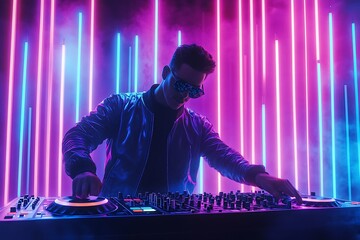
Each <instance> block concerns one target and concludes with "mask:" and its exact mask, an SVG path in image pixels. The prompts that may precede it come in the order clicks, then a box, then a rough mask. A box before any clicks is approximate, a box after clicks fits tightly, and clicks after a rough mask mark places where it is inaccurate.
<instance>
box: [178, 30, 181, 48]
mask: <svg viewBox="0 0 360 240" xmlns="http://www.w3.org/2000/svg"><path fill="white" fill-rule="evenodd" d="M180 45H181V31H180V30H179V31H178V47H179V46H180Z"/></svg>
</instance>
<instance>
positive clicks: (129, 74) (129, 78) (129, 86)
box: [128, 47, 132, 92]
mask: <svg viewBox="0 0 360 240" xmlns="http://www.w3.org/2000/svg"><path fill="white" fill-rule="evenodd" d="M131 61H132V60H131V47H129V62H128V64H129V66H128V67H129V68H128V92H131V78H132V74H131V69H132V66H131Z"/></svg>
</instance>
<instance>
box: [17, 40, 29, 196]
mask: <svg viewBox="0 0 360 240" xmlns="http://www.w3.org/2000/svg"><path fill="white" fill-rule="evenodd" d="M27 59H28V43H27V42H25V44H24V63H23V75H22V87H21V108H20V111H21V113H20V131H19V133H20V136H19V168H18V188H17V190H18V191H17V196H18V197H20V194H21V176H22V165H23V161H22V160H23V150H24V147H23V144H24V122H25V98H26V75H27Z"/></svg>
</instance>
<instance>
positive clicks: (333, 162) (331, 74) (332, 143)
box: [329, 13, 337, 198]
mask: <svg viewBox="0 0 360 240" xmlns="http://www.w3.org/2000/svg"><path fill="white" fill-rule="evenodd" d="M329 41H330V88H331V89H330V92H331V160H332V183H333V197H334V198H336V197H337V196H336V195H337V194H336V162H335V156H336V154H335V150H336V149H335V92H334V91H335V90H334V88H335V87H334V85H335V80H334V40H333V24H332V13H329Z"/></svg>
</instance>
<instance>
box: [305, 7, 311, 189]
mask: <svg viewBox="0 0 360 240" xmlns="http://www.w3.org/2000/svg"><path fill="white" fill-rule="evenodd" d="M306 18H307V15H306V0H304V44H305V46H304V47H305V51H304V53H305V54H304V56H305V105H306V113H305V114H306V170H307V192H308V195H310V193H311V188H310V186H311V184H310V144H309V141H310V140H309V139H310V138H309V83H308V81H309V79H308V50H307V25H306Z"/></svg>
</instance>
